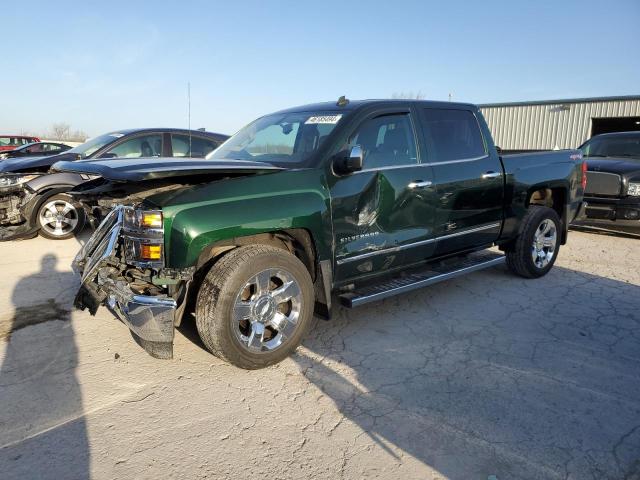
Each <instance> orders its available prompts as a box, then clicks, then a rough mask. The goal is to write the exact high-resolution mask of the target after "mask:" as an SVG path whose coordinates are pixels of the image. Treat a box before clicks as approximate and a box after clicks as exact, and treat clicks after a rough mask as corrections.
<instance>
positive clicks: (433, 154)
mask: <svg viewBox="0 0 640 480" xmlns="http://www.w3.org/2000/svg"><path fill="white" fill-rule="evenodd" d="M421 110H422V111H421V115H422V133H423V135H424V142H425V148H426V153H427V158H428V162H429V164H430V165H431V166H432V168H433V175H434V180H435V191H436V197H437V208H436V212H437V213H436V217H435V227H434V228H435V235H436V236H437V242H436V251H435V255H441V254H445V253H450V252H452V251H457V250H463V249H467V248H473V247H477V246H481V245H485V244H489V243H492V242H493V241H495V240H496V239H497V238H498V235H499V233H500V229H501V226H502V217H503V195H504V178H503V170H502V164H501V162H500V158H499V157H498V155H497V153H496V152H495V151H489V149H488V145H487V142H486V141H485V139H484V137H483V134H482V130H481V128H480V124H479V122H478V119H477V118H476V114H475V112H474V111H472V110H466V109H460V108H422V109H421ZM491 150H494V149H491Z"/></svg>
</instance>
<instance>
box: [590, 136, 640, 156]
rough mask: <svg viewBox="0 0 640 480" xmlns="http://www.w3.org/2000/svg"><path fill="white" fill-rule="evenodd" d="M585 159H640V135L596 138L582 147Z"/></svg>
mask: <svg viewBox="0 0 640 480" xmlns="http://www.w3.org/2000/svg"><path fill="white" fill-rule="evenodd" d="M582 154H583V156H585V157H632V158H637V159H640V135H637V136H619V137H618V136H614V137H595V138H592V139H591V140H589V141H588V142H587V143H585V144H584V145H583V146H582Z"/></svg>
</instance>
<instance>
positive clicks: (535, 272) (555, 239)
mask: <svg viewBox="0 0 640 480" xmlns="http://www.w3.org/2000/svg"><path fill="white" fill-rule="evenodd" d="M561 234H562V228H561V222H560V218H559V217H558V214H557V213H556V211H555V210H553V209H551V208H548V207H543V206H539V205H531V206H529V210H528V211H527V213H526V215H525V217H524V218H523V219H522V225H521V227H520V234H519V235H518V238H517V239H516V241H515V244H514V245H513V247H512V248H511V249H510V250H508V251H507V252H506V254H507V255H506V257H507V266H508V267H509V269H510V270H511V271H512V272H513V273H515V274H516V275H519V276H521V277H524V278H538V277H542V276H543V275H546V274H547V273H548V272H549V270H551V268H552V267H553V264H554V263H555V261H556V258H557V257H558V252H559V251H560V237H561Z"/></svg>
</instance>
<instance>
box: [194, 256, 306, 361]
mask: <svg viewBox="0 0 640 480" xmlns="http://www.w3.org/2000/svg"><path fill="white" fill-rule="evenodd" d="M313 307H314V290H313V283H312V281H311V276H310V275H309V272H308V271H307V268H306V267H305V266H304V264H303V263H302V262H301V261H300V260H299V259H298V258H296V257H295V256H294V255H292V254H290V253H289V252H287V251H286V250H282V249H279V248H276V247H271V246H266V245H250V246H244V247H239V248H236V249H234V250H232V251H230V252H229V253H227V254H226V255H225V256H224V257H222V259H220V260H219V261H218V262H217V263H216V264H214V266H213V267H212V268H211V270H210V271H209V273H208V274H207V275H206V277H205V279H204V280H203V282H202V285H201V286H200V290H199V292H198V297H197V300H196V326H197V328H198V333H199V334H200V338H201V339H202V341H203V342H204V344H205V346H206V347H207V349H208V350H209V351H210V352H211V353H213V354H214V355H216V356H218V357H220V358H222V359H223V360H226V361H227V362H229V363H231V364H233V365H235V366H237V367H240V368H244V369H249V370H253V369H258V368H264V367H267V366H269V365H273V364H274V363H277V362H280V361H281V360H283V359H284V358H286V357H287V356H289V355H290V354H291V353H292V352H293V351H294V350H295V349H296V348H297V347H298V345H299V344H300V342H301V341H302V339H303V337H304V335H305V334H306V333H307V331H308V329H309V326H310V325H311V320H312V318H313Z"/></svg>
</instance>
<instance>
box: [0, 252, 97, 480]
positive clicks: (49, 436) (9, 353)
mask: <svg viewBox="0 0 640 480" xmlns="http://www.w3.org/2000/svg"><path fill="white" fill-rule="evenodd" d="M57 261H58V260H57V257H56V256H55V255H52V254H47V255H45V256H44V257H43V259H42V263H41V271H40V272H38V273H36V274H34V275H30V276H27V277H24V278H22V279H21V280H20V281H19V282H18V283H17V284H16V286H15V288H14V290H13V294H12V302H13V304H14V313H13V314H12V315H10V316H8V317H7V318H0V341H2V342H8V343H7V344H6V348H5V351H4V357H3V360H2V366H1V367H0V405H2V409H1V411H0V472H2V473H1V474H0V477H2V478H6V479H9V478H42V479H44V478H52V479H53V478H56V479H58V478H68V479H71V478H78V479H80V478H89V458H90V450H89V443H88V439H87V428H86V424H85V420H84V417H83V405H82V395H81V391H80V386H79V383H78V380H77V378H76V375H75V369H76V367H77V365H78V352H77V347H76V344H75V339H74V331H73V327H72V325H71V322H70V306H69V304H70V302H69V301H68V300H69V299H68V298H67V297H68V294H69V291H71V290H73V289H75V288H76V287H77V285H76V280H75V279H74V275H73V273H71V272H60V271H58V270H57V268H56V265H57ZM38 295H41V297H40V303H38V304H35V305H29V306H25V304H26V302H27V301H28V300H31V301H33V298H35V297H37V296H38ZM46 322H55V327H54V328H52V327H49V328H51V329H50V330H48V331H47V332H46V333H47V334H43V333H42V331H36V330H35V329H34V328H29V329H27V328H25V327H34V326H36V325H39V324H44V323H46ZM43 327H44V326H43ZM61 426H64V428H58V427H61Z"/></svg>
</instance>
